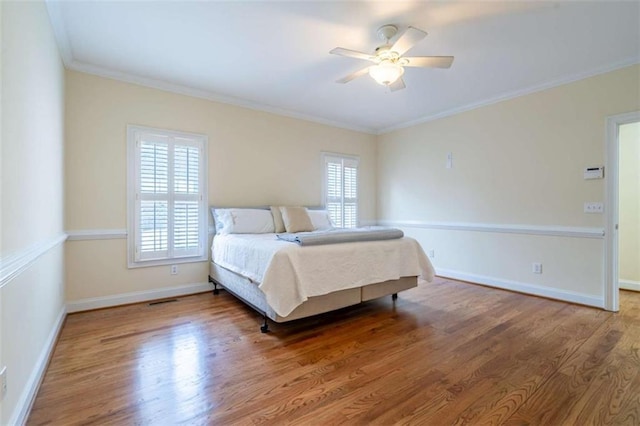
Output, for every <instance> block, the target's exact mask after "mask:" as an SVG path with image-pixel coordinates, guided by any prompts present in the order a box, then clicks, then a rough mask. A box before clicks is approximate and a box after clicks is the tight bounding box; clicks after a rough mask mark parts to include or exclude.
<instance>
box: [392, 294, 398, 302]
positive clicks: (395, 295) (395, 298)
mask: <svg viewBox="0 0 640 426" xmlns="http://www.w3.org/2000/svg"><path fill="white" fill-rule="evenodd" d="M391 300H393V301H394V302H395V301H396V300H398V293H393V294H392V295H391Z"/></svg>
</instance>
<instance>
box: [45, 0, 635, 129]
mask: <svg viewBox="0 0 640 426" xmlns="http://www.w3.org/2000/svg"><path fill="white" fill-rule="evenodd" d="M45 2H46V5H47V10H48V12H49V17H50V20H51V24H52V27H53V32H54V35H55V38H56V40H57V44H58V49H59V50H60V55H61V56H62V60H63V63H64V65H65V68H67V69H70V70H73V71H78V72H83V73H86V74H92V75H96V76H99V77H104V78H109V79H111V80H117V81H122V82H125V83H131V84H136V85H139V86H144V87H150V88H153V89H158V90H162V91H165V92H170V93H176V94H179V95H185V96H191V97H194V98H200V99H205V100H208V101H212V102H218V103H222V104H227V105H233V106H238V107H241V108H247V109H251V110H254V111H262V112H267V113H271V114H276V115H280V116H284V117H289V118H295V119H298V120H304V121H309V122H312V123H317V124H322V125H325V126H330V127H337V128H341V129H346V130H352V131H355V132H360V133H367V134H371V135H383V134H385V133H390V132H393V131H395V130H400V129H405V128H407V127H412V126H416V125H418V124H423V123H427V122H429V121H434V120H438V119H440V118H445V117H449V116H452V115H456V114H460V113H462V112H466V111H470V110H473V109H477V108H481V107H484V106H489V105H493V104H496V103H498V102H502V101H506V100H509V99H514V98H517V97H520V96H524V95H529V94H532V93H536V92H540V91H543V90H546V89H551V88H554V87H557V86H561V85H563V84H568V83H572V82H575V81H579V80H584V79H586V78H589V77H594V76H596V75H600V74H605V73H607V72H611V71H615V70H618V69H621V68H626V67H628V66H631V65H636V64H640V56H633V57H629V58H627V59H625V60H622V61H619V62H615V63H613V64H609V65H606V66H603V67H598V68H595V69H591V70H588V71H584V72H580V73H577V74H573V75H570V76H566V77H562V78H559V79H555V80H551V81H548V82H545V83H541V84H537V85H534V86H530V87H527V88H524V89H519V90H514V91H510V92H506V93H503V94H501V95H498V96H494V97H490V98H487V99H484V100H481V101H478V102H472V103H470V104H467V105H462V106H459V107H455V108H451V109H448V110H444V111H440V112H437V113H435V114H430V115H426V116H423V117H421V118H417V119H414V120H410V121H406V122H403V123H399V124H396V125H393V126H389V127H384V128H373V127H363V126H357V125H353V124H349V123H344V122H341V121H334V120H329V119H326V118H322V117H317V116H313V115H308V114H302V113H299V112H296V111H291V110H287V109H284V108H278V107H275V106H273V105H268V104H262V103H259V102H252V101H249V100H246V99H240V98H236V97H232V96H225V95H221V94H217V93H214V92H211V91H207V90H203V89H196V88H193V87H189V86H184V85H180V84H174V83H169V82H166V81H163V80H157V79H153V78H149V77H141V76H136V75H133V74H129V73H125V72H121V71H115V70H111V69H108V68H105V67H100V66H96V65H92V64H87V63H83V62H79V61H76V60H75V59H74V58H73V49H72V47H71V43H70V42H69V37H68V35H67V29H66V26H65V24H64V19H63V18H62V11H61V8H60V1H59V0H45Z"/></svg>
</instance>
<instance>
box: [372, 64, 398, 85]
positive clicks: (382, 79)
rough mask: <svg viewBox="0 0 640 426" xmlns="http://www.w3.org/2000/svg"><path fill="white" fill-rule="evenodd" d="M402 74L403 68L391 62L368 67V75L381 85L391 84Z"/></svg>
mask: <svg viewBox="0 0 640 426" xmlns="http://www.w3.org/2000/svg"><path fill="white" fill-rule="evenodd" d="M402 74H404V68H402V67H401V66H400V65H397V64H393V63H382V64H379V65H374V66H372V67H369V75H370V76H371V78H373V79H374V80H375V81H376V83H378V84H381V85H383V86H388V85H390V84H393V83H394V82H395V81H396V80H397V79H399V78H400V77H402Z"/></svg>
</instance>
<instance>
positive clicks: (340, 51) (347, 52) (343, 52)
mask: <svg viewBox="0 0 640 426" xmlns="http://www.w3.org/2000/svg"><path fill="white" fill-rule="evenodd" d="M329 53H331V54H333V55H340V56H348V57H350V58H358V59H364V60H365V61H371V62H374V61H375V56H372V55H369V54H368V53H364V52H358V51H357V50H351V49H345V48H344V47H336V48H335V49H333V50H331V51H330V52H329Z"/></svg>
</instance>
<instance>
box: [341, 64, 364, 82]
mask: <svg viewBox="0 0 640 426" xmlns="http://www.w3.org/2000/svg"><path fill="white" fill-rule="evenodd" d="M369 68H370V67H366V68H363V69H361V70H359V71H356V72H354V73H351V74H349V75H348V76H346V77H343V78H341V79H340V80H336V83H342V84H344V83H348V82H350V81H351V80H354V79H356V78H358V77H362V76H363V75H365V74H366V73H368V72H369Z"/></svg>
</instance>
